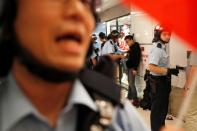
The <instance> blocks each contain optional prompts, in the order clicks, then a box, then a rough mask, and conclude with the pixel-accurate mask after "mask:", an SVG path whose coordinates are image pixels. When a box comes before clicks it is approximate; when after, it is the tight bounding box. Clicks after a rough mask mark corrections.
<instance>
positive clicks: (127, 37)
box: [124, 35, 133, 40]
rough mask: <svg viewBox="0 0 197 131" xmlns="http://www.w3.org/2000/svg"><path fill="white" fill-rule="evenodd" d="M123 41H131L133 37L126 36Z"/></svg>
mask: <svg viewBox="0 0 197 131" xmlns="http://www.w3.org/2000/svg"><path fill="white" fill-rule="evenodd" d="M124 39H125V40H127V39H129V40H133V35H127V36H125V38H124Z"/></svg>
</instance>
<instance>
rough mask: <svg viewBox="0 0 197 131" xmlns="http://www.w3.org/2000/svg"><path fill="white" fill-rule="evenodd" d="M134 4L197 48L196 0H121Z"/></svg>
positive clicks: (127, 3)
mask: <svg viewBox="0 0 197 131" xmlns="http://www.w3.org/2000/svg"><path fill="white" fill-rule="evenodd" d="M122 1H123V3H124V4H126V5H128V6H129V7H130V5H131V4H133V5H136V6H137V7H138V8H141V9H142V10H144V11H145V12H147V13H149V14H150V15H151V16H152V17H154V18H155V19H156V20H158V21H159V22H160V23H162V25H164V26H165V27H167V28H169V29H172V30H173V32H175V33H176V34H177V35H179V36H180V37H181V38H182V39H184V40H186V41H187V43H188V44H189V45H190V46H192V47H194V48H195V49H197V1H196V0H122Z"/></svg>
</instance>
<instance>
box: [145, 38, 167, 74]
mask: <svg viewBox="0 0 197 131" xmlns="http://www.w3.org/2000/svg"><path fill="white" fill-rule="evenodd" d="M148 63H149V64H154V65H156V66H159V67H166V68H167V67H168V65H169V56H168V55H167V53H166V50H165V45H164V44H162V42H160V41H159V42H156V43H153V47H152V48H151V50H150V53H149V62H148ZM150 74H152V75H155V76H162V75H166V74H157V73H153V72H150Z"/></svg>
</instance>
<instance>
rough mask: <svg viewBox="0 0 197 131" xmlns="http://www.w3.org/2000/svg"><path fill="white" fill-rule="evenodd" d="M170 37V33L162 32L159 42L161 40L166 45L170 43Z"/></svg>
mask: <svg viewBox="0 0 197 131" xmlns="http://www.w3.org/2000/svg"><path fill="white" fill-rule="evenodd" d="M170 37H171V33H170V32H167V31H163V32H161V37H160V38H161V40H163V41H164V42H166V43H168V42H169V41H170Z"/></svg>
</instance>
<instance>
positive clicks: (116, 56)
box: [108, 54, 125, 60]
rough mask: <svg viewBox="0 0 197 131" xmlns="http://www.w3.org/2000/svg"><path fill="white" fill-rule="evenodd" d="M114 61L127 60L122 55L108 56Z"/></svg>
mask: <svg viewBox="0 0 197 131" xmlns="http://www.w3.org/2000/svg"><path fill="white" fill-rule="evenodd" d="M108 55H109V57H110V58H111V59H112V60H119V59H123V58H125V56H124V55H122V54H108Z"/></svg>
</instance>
